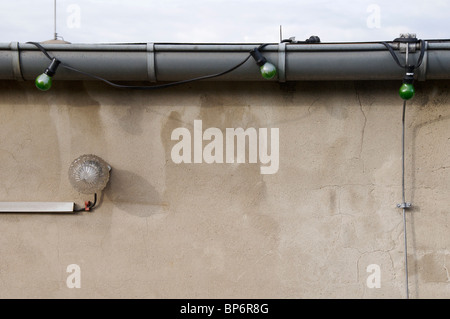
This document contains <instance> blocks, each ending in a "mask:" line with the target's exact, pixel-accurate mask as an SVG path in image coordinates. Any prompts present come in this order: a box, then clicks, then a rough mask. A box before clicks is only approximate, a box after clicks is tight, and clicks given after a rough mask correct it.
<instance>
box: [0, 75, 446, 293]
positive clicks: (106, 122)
mask: <svg viewBox="0 0 450 319" xmlns="http://www.w3.org/2000/svg"><path fill="white" fill-rule="evenodd" d="M400 84H401V80H399V81H395V82H329V83H326V82H308V83H306V82H303V83H295V84H285V85H279V84H277V83H269V82H261V83H228V82H227V83H220V82H210V83H196V84H190V85H185V86H180V87H177V88H173V89H164V90H159V91H131V90H120V89H114V88H110V87H107V86H105V85H104V84H103V83H98V82H64V81H59V82H56V83H55V84H54V87H53V88H52V89H51V90H50V91H48V92H45V93H44V92H40V91H38V90H37V89H35V87H34V85H33V83H32V82H14V81H4V82H1V83H0V85H1V86H0V87H1V89H0V112H1V116H0V141H1V144H0V162H1V170H0V200H1V201H73V202H76V204H77V205H81V204H83V203H84V201H85V200H92V197H90V196H85V195H82V194H79V193H77V192H76V191H75V190H74V189H73V188H72V187H71V186H70V184H69V181H68V177H67V171H68V168H69V165H70V163H71V162H72V161H73V160H74V159H75V158H76V157H78V156H80V155H82V154H88V153H93V154H96V155H98V156H100V157H102V158H103V159H105V160H106V161H107V162H108V163H109V164H110V165H111V166H112V171H111V179H110V182H109V184H108V186H107V188H106V189H105V190H104V191H103V192H102V194H101V196H100V199H101V204H100V205H99V206H98V207H97V209H95V210H94V211H93V212H90V213H89V212H83V213H80V214H77V215H73V214H65V215H54V214H39V215H36V214H35V215H32V214H14V213H8V214H7V213H3V214H0V233H1V236H0V297H1V298H36V297H37V298H404V297H405V271H404V241H403V223H402V211H401V209H398V208H397V207H396V205H397V204H398V203H400V202H401V201H402V198H401V115H402V100H401V99H400V98H399V96H398V94H397V90H398V88H399V86H400ZM449 86H450V82H445V81H440V82H433V81H428V82H420V83H419V82H418V83H416V90H417V95H416V97H415V98H414V99H413V100H411V102H410V103H409V104H408V108H407V118H406V120H407V135H406V146H407V149H406V155H407V157H406V172H407V175H406V187H407V189H406V197H407V201H411V202H412V203H413V209H411V210H409V211H408V212H407V230H408V231H407V234H408V255H409V259H408V261H409V276H410V277H409V285H410V291H411V297H412V298H448V297H450V275H449V268H450V250H449V247H450V236H449V220H450V217H449V216H450V208H449V202H450V192H449V189H450V100H449V95H448V89H449ZM194 120H202V124H203V129H206V128H209V127H216V128H219V129H220V130H221V131H222V132H225V131H226V128H238V127H242V128H244V129H245V128H249V127H254V128H257V129H258V128H279V160H280V164H279V170H278V172H277V173H276V174H261V172H260V166H261V165H260V163H243V164H236V163H235V164H227V163H223V164H217V163H213V164H206V163H195V164H194V163H192V164H185V163H181V164H175V163H174V162H173V160H172V157H171V150H172V148H173V146H174V145H175V144H176V143H177V141H173V140H171V134H172V132H173V130H174V129H176V128H179V127H185V128H188V129H189V130H190V131H191V132H193V125H194ZM205 144H206V143H205ZM71 264H76V265H78V266H79V267H80V277H79V278H80V282H81V288H68V286H67V282H66V281H67V278H68V277H69V276H70V275H71V273H70V272H67V267H68V266H69V265H71ZM370 265H378V266H379V270H380V271H379V273H378V274H379V275H380V277H379V278H380V281H381V286H380V288H376V287H375V288H369V286H370V285H369V286H368V284H367V281H368V279H369V281H370V282H372V283H373V282H374V281H371V280H372V279H373V278H375V277H374V276H373V275H376V274H377V271H376V270H375V271H373V270H372V269H371V268H370V267H369V266H370ZM368 267H369V270H370V271H369V272H368V271H367V270H368ZM372 271H373V272H372Z"/></svg>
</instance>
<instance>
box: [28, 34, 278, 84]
mask: <svg viewBox="0 0 450 319" xmlns="http://www.w3.org/2000/svg"><path fill="white" fill-rule="evenodd" d="M27 43H29V44H33V45H34V46H36V47H37V48H38V49H39V50H41V52H42V53H43V54H44V55H45V56H46V57H47V58H48V59H49V60H53V57H52V56H50V54H49V53H48V52H47V50H46V49H45V48H44V47H43V46H42V45H41V44H40V43H38V42H27ZM267 45H269V43H265V44H261V45H260V46H258V47H257V49H258V50H261V49H263V48H264V47H266V46H267ZM251 57H252V55H251V54H249V55H248V56H247V57H246V58H245V59H244V60H242V61H241V62H239V63H238V64H236V65H235V66H233V67H231V68H229V69H227V70H225V71H223V72H219V73H215V74H209V75H204V76H200V77H196V78H192V79H187V80H181V81H177V82H170V83H166V84H160V85H151V86H148V85H144V86H139V85H122V84H117V83H113V82H111V81H109V80H106V79H105V78H102V77H100V76H97V75H94V74H91V73H88V72H85V71H82V70H79V69H77V68H74V67H72V66H70V65H68V64H66V63H64V62H62V61H60V60H58V61H59V62H60V65H61V66H62V67H64V68H66V69H68V70H71V71H74V72H77V73H80V74H83V75H86V76H88V77H91V78H94V79H97V80H100V81H103V82H105V83H107V84H109V85H111V86H113V87H116V88H122V89H138V90H154V89H162V88H167V87H172V86H176V85H181V84H186V83H190V82H195V81H200V80H206V79H211V78H216V77H219V76H222V75H225V74H227V73H230V72H232V71H234V70H236V69H237V68H239V67H240V66H242V65H243V64H244V63H245V62H247V61H248V60H249V59H250V58H251Z"/></svg>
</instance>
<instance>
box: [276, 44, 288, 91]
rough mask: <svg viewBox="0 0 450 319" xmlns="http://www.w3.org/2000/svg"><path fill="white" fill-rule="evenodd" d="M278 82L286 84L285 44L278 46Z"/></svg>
mask: <svg viewBox="0 0 450 319" xmlns="http://www.w3.org/2000/svg"><path fill="white" fill-rule="evenodd" d="M278 81H279V82H286V43H284V42H282V43H280V44H278Z"/></svg>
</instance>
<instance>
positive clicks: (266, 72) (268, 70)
mask: <svg viewBox="0 0 450 319" xmlns="http://www.w3.org/2000/svg"><path fill="white" fill-rule="evenodd" d="M260 70H261V75H262V76H263V78H265V79H268V80H269V79H271V78H273V77H274V76H275V74H277V68H276V67H275V66H274V65H273V64H272V63H269V62H266V63H264V65H262V66H261V67H260Z"/></svg>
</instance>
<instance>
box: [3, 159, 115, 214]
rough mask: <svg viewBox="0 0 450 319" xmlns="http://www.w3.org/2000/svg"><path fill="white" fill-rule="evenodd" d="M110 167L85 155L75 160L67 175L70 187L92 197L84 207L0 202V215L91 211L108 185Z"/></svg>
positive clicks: (72, 204) (73, 204)
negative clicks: (99, 194) (92, 199)
mask: <svg viewBox="0 0 450 319" xmlns="http://www.w3.org/2000/svg"><path fill="white" fill-rule="evenodd" d="M110 171H111V166H109V165H108V164H107V163H106V162H105V161H104V160H103V159H102V158H100V157H98V156H96V155H92V154H87V155H82V156H80V157H78V158H76V159H75V160H74V161H73V162H72V163H71V165H70V167H69V171H68V175H69V181H70V184H71V185H72V187H73V188H74V189H75V190H77V191H78V192H80V193H82V194H88V195H93V196H94V201H93V202H91V201H86V202H85V203H84V207H80V208H76V207H75V206H76V205H75V203H73V202H0V213H77V212H82V211H91V210H92V209H93V208H94V207H95V206H96V204H97V193H99V192H101V191H102V190H103V189H104V188H105V187H106V185H107V184H108V181H109V177H110Z"/></svg>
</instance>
